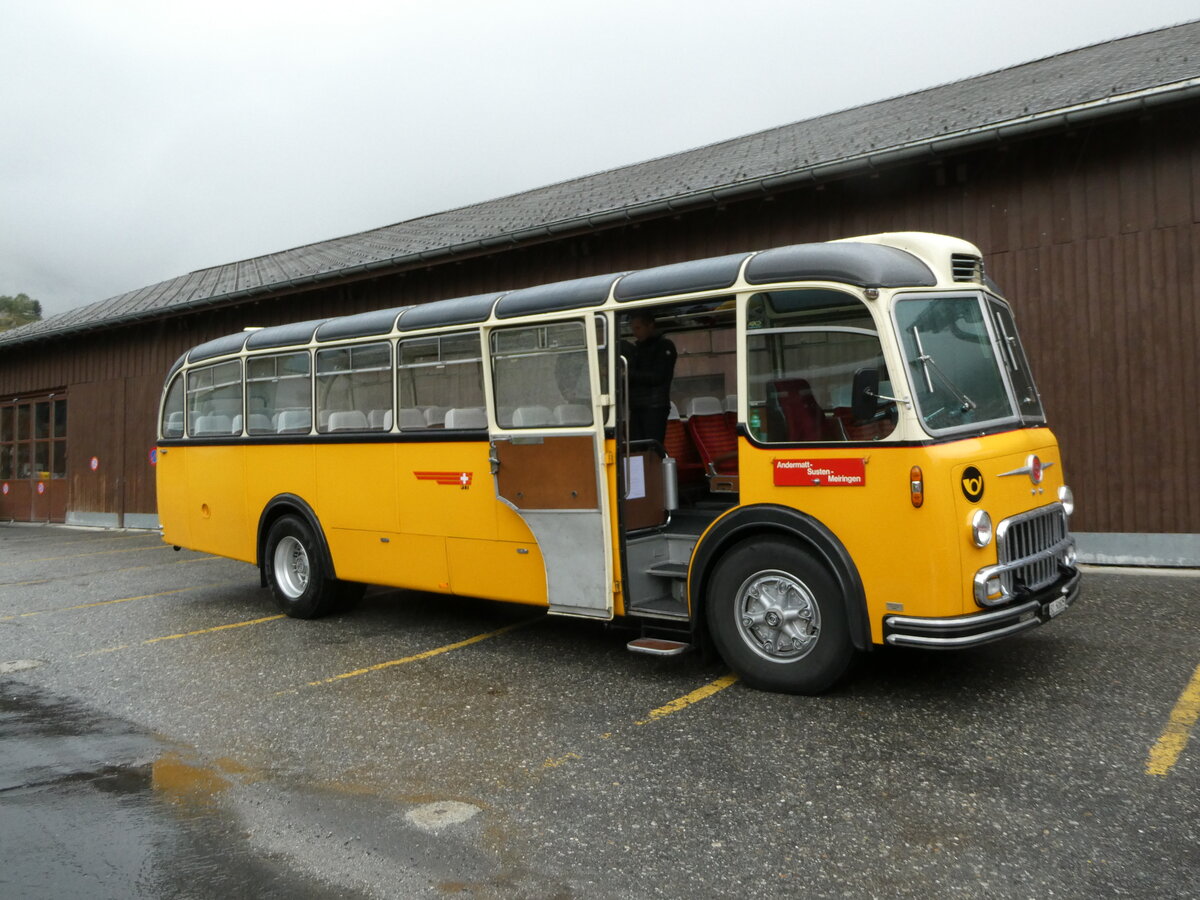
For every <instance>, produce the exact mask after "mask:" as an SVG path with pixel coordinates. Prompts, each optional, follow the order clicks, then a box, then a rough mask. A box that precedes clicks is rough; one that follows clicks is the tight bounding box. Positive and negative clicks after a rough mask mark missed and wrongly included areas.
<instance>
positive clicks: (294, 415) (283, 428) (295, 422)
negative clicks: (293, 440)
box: [275, 409, 312, 434]
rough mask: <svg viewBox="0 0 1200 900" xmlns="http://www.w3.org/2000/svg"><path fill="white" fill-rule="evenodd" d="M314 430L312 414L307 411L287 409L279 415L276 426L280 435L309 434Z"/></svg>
mask: <svg viewBox="0 0 1200 900" xmlns="http://www.w3.org/2000/svg"><path fill="white" fill-rule="evenodd" d="M311 428H312V413H311V412H309V411H308V410H307V409H285V410H282V411H281V412H280V413H279V421H278V423H277V424H276V425H275V431H276V433H278V434H297V433H303V434H307V433H308V432H309V430H310V429H311Z"/></svg>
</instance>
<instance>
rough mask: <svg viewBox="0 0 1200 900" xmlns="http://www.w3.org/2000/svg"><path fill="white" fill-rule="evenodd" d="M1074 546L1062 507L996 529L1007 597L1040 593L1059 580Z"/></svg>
mask: <svg viewBox="0 0 1200 900" xmlns="http://www.w3.org/2000/svg"><path fill="white" fill-rule="evenodd" d="M1070 544H1071V539H1070V533H1069V531H1068V529H1067V514H1066V512H1065V511H1064V510H1063V507H1062V504H1061V503H1054V504H1052V505H1050V506H1044V507H1042V508H1041V509H1035V510H1031V511H1029V512H1027V513H1021V514H1020V515H1018V516H1013V517H1011V518H1008V519H1005V520H1004V521H1003V522H1001V523H1000V525H999V527H998V528H997V529H996V551H997V555H998V557H999V559H998V562H999V564H1000V569H1001V575H1000V578H1001V582H1002V584H1003V586H1004V593H1005V594H1009V595H1012V594H1015V593H1017V591H1019V590H1020V589H1022V588H1024V589H1025V590H1028V591H1038V590H1041V589H1042V588H1044V587H1047V586H1049V585H1051V584H1053V583H1054V581H1055V580H1056V579H1057V578H1058V577H1059V574H1060V573H1059V564H1060V563H1061V562H1063V561H1064V555H1065V553H1066V551H1067V548H1068V547H1069V546H1070Z"/></svg>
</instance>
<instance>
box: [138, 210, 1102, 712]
mask: <svg viewBox="0 0 1200 900" xmlns="http://www.w3.org/2000/svg"><path fill="white" fill-rule="evenodd" d="M639 323H641V324H640V325H639ZM635 337H636V338H638V340H637V341H636V342H635V340H634V338H635ZM645 341H657V342H658V343H657V344H654V345H653V346H651V345H648V344H646V343H645ZM656 354H657V355H656ZM647 355H649V356H655V358H656V359H658V360H660V361H663V360H666V361H667V363H668V364H667V365H665V366H660V367H659V378H660V383H659V384H658V385H657V388H656V389H655V390H656V394H655V396H657V397H659V398H663V399H664V400H666V403H668V404H669V405H662V406H652V407H651V408H650V412H649V417H650V421H651V426H650V432H649V433H650V434H651V436H647V432H646V426H645V425H644V424H642V423H644V421H646V417H647V410H646V409H638V408H637V405H638V404H639V403H644V402H645V401H644V396H645V391H643V390H641V389H640V388H639V387H638V385H639V384H641V383H642V382H643V381H644V380H645V379H646V378H647V375H646V371H645V365H644V364H643V362H641V361H639V360H641V359H642V358H643V357H646V356H647ZM661 379H667V383H666V384H663V383H661ZM639 396H641V397H642V398H643V399H642V400H639V399H638V398H639ZM666 398H669V400H667V399H666ZM159 423H160V424H159V427H160V432H159V439H158V454H159V455H158V465H157V475H158V509H159V516H160V519H161V522H162V529H163V538H164V540H165V541H166V542H167V543H169V544H173V545H176V546H181V547H189V548H192V549H195V550H199V551H204V552H207V553H213V554H217V555H221V556H225V557H230V558H233V559H238V560H244V561H246V562H249V563H253V564H254V565H256V566H258V567H259V568H260V570H261V573H262V580H263V583H264V585H269V586H270V587H271V589H272V591H273V593H274V596H275V599H276V601H277V603H278V605H279V607H280V608H281V609H282V610H283V611H284V612H286V613H288V614H289V615H291V616H296V617H300V618H310V617H315V616H320V615H322V614H324V613H328V612H330V611H331V610H335V609H338V608H340V607H342V606H344V605H345V604H347V603H349V602H352V601H353V600H354V599H356V598H357V597H358V596H361V594H362V591H363V588H364V586H365V585H367V584H378V585H387V586H391V587H395V588H407V589H413V590H421V591H432V592H439V593H444V594H455V595H469V596H472V597H482V598H490V599H494V600H499V601H508V602H514V603H523V604H529V605H532V606H538V607H544V608H546V609H547V610H548V611H549V612H550V613H552V614H557V615H566V616H578V617H584V618H589V619H597V620H601V621H612V620H618V621H619V622H620V623H622V624H625V625H628V626H630V627H631V628H633V629H634V630H635V632H636V633H637V635H638V636H637V637H636V638H635V639H634V640H633V641H631V642H630V648H631V649H633V650H640V651H643V652H651V653H663V654H671V653H675V652H680V651H682V650H683V649H685V648H686V647H688V646H694V645H702V646H708V647H715V649H716V650H717V651H718V652H719V653H720V655H721V657H722V658H723V659H724V660H725V661H726V662H727V663H728V665H729V666H730V667H731V668H732V669H733V670H734V671H735V672H737V673H738V674H739V675H740V676H741V677H742V678H743V679H744V680H745V681H746V682H748V683H750V684H752V685H755V686H758V687H761V688H764V689H768V690H777V691H788V692H797V693H814V692H818V691H822V690H825V689H827V688H829V687H830V686H831V685H833V684H834V683H835V682H837V681H838V680H839V678H841V677H842V676H843V675H844V673H845V672H846V670H847V667H848V666H849V664H850V662H851V660H852V659H853V657H854V656H855V655H856V653H858V652H861V651H867V650H870V649H871V648H872V647H873V646H876V645H885V644H887V645H897V646H916V647H926V648H962V647H972V646H976V645H978V644H982V643H985V642H987V641H992V640H996V639H998V638H1002V637H1006V636H1009V635H1014V634H1017V633H1019V632H1022V631H1025V630H1026V629H1030V628H1034V627H1036V626H1038V625H1040V624H1042V623H1044V622H1047V621H1049V619H1050V618H1052V617H1054V616H1056V615H1058V614H1059V613H1060V612H1062V611H1063V610H1064V609H1066V608H1067V607H1068V606H1069V605H1070V604H1071V603H1073V602H1074V600H1075V598H1076V597H1077V595H1078V589H1079V588H1078V585H1079V573H1078V570H1077V567H1076V564H1075V546H1074V541H1073V539H1072V537H1071V534H1070V531H1069V527H1068V520H1069V517H1070V515H1071V513H1072V509H1073V505H1074V501H1073V498H1072V495H1071V491H1070V489H1069V488H1068V487H1067V486H1066V484H1065V483H1064V481H1063V465H1062V461H1061V459H1060V456H1059V449H1058V444H1057V442H1056V440H1055V438H1054V435H1053V434H1052V433H1051V432H1050V430H1049V429H1048V428H1047V426H1046V421H1045V416H1044V414H1043V410H1042V404H1041V400H1040V398H1039V395H1038V392H1037V388H1036V386H1035V384H1034V381H1033V378H1032V376H1031V374H1030V370H1029V364H1028V361H1027V359H1026V357H1025V354H1024V351H1023V350H1022V346H1021V343H1020V341H1019V339H1018V336H1017V331H1016V328H1015V326H1014V323H1013V316H1012V312H1011V310H1010V308H1009V306H1008V304H1007V303H1006V302H1005V301H1004V300H1003V299H1002V298H1001V296H1000V293H999V291H998V289H997V288H996V286H995V285H994V284H993V283H992V281H991V279H990V278H988V277H987V276H986V275H985V273H984V270H983V264H982V257H981V254H980V251H979V250H978V249H977V248H976V247H975V246H973V245H972V244H970V243H967V242H966V241H962V240H958V239H955V238H951V237H944V236H939V235H932V234H924V233H897V234H882V235H873V236H867V237H857V238H852V239H847V240H843V241H834V242H829V243H818V244H802V245H794V246H787V247H778V248H775V249H770V250H764V251H760V252H755V253H739V254H733V255H729V256H722V257H717V258H713V259H702V260H696V261H692V262H685V263H679V264H675V265H668V266H662V267H659V268H654V269H646V270H641V271H634V272H626V273H620V274H612V275H598V276H594V277H587V278H581V279H577V280H574V281H566V282H561V283H557V284H548V285H541V286H536V287H529V288H524V289H519V290H512V291H507V292H501V291H497V292H495V293H490V294H483V295H478V296H472V297H462V298H457V299H450V300H439V301H434V302H429V303H422V304H418V305H414V306H408V307H401V308H397V309H387V310H380V311H376V312H368V313H363V314H359V315H351V316H344V317H338V318H331V319H327V320H322V321H310V322H300V323H296V324H290V325H280V326H274V327H268V328H260V329H253V328H248V329H246V330H245V331H244V332H241V333H238V334H232V335H228V336H226V337H221V338H218V339H216V340H213V341H209V342H207V343H204V344H201V345H200V346H197V347H195V348H193V349H191V350H190V351H188V352H187V353H186V354H184V356H183V357H182V358H181V359H180V360H179V361H178V362H177V363H176V364H175V365H174V367H173V368H172V369H171V371H170V372H169V374H168V375H167V378H166V383H165V385H164V390H163V395H162V405H161V414H160V417H159ZM631 423H634V425H635V427H632V428H631Z"/></svg>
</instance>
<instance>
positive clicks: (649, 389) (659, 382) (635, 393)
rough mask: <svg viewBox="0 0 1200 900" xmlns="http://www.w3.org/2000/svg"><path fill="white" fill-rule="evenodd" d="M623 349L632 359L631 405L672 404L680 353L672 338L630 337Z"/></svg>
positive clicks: (640, 406)
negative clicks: (638, 339)
mask: <svg viewBox="0 0 1200 900" xmlns="http://www.w3.org/2000/svg"><path fill="white" fill-rule="evenodd" d="M621 352H622V353H623V354H624V356H625V358H626V359H628V360H629V405H630V406H631V407H633V408H635V409H638V408H642V409H644V408H646V407H650V406H670V405H671V378H672V376H673V375H674V374H675V355H676V354H675V345H674V344H672V343H671V341H670V339H668V338H665V337H663V336H662V335H661V334H656V335H654V336H653V337H649V338H646V340H644V341H642V342H641V343H640V344H634V343H631V342H628V341H626V342H624V343H623V344H622V346H621Z"/></svg>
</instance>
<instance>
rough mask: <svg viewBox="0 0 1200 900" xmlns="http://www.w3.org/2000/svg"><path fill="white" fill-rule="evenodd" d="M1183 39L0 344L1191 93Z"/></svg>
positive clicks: (757, 138)
mask: <svg viewBox="0 0 1200 900" xmlns="http://www.w3.org/2000/svg"><path fill="white" fill-rule="evenodd" d="M1198 46H1200V21H1196V22H1189V23H1186V24H1182V25H1176V26H1172V27H1170V28H1164V29H1160V30H1157V31H1151V32H1147V33H1144V34H1138V35H1133V36H1131V37H1125V38H1120V39H1117V40H1113V41H1107V42H1105V43H1102V44H1096V45H1093V46H1090V47H1084V48H1082V49H1078V50H1072V51H1069V52H1065V53H1060V54H1058V55H1055V56H1050V57H1047V58H1045V59H1040V60H1036V61H1034V62H1029V63H1025V64H1023V65H1018V66H1013V67H1012V68H1008V69H1002V70H1000V71H996V72H991V73H988V74H985V75H979V76H977V77H974V78H969V79H966V80H963V81H957V82H954V83H951V84H944V85H940V86H938V87H933V88H930V89H928V90H924V91H917V92H915V93H912V94H907V95H905V96H901V97H893V98H891V99H887V100H882V101H880V102H877V103H871V104H867V105H865V106H860V107H856V108H854V109H847V110H842V111H840V112H834V113H830V114H828V115H823V116H818V117H816V118H813V119H808V120H806V121H802V122H795V123H792V124H789V125H783V126H781V127H778V128H772V129H768V130H766V131H761V132H758V133H757V134H750V135H746V136H744V137H738V138H734V139H732V140H728V141H723V142H720V143H716V144H711V145H709V146H706V147H700V148H697V149H693V150H688V151H685V152H683V153H676V154H673V155H671V156H666V157H662V158H660V159H653V160H649V161H647V162H642V163H637V164H635V165H630V166H625V167H622V168H618V169H612V170H610V171H607V172H600V173H597V174H594V175H588V176H585V177H582V178H576V179H572V180H570V181H565V182H562V183H559V184H552V185H548V186H546V187H541V188H537V189H535V190H530V191H526V192H524V193H520V194H514V195H511V196H508V197H500V198H497V199H493V200H487V201H485V202H482V203H477V204H474V205H472V206H465V207H462V208H459V209H452V210H448V211H446V212H441V213H437V214H435V215H430V216H424V217H422V218H418V219H411V220H409V221H406V222H400V223H398V224H395V225H389V226H386V227H384V228H378V229H374V230H372V231H365V232H362V233H359V234H352V235H346V236H344V237H339V238H334V239H333V240H329V241H323V242H320V243H316V244H310V245H307V246H303V247H296V248H293V249H291V250H284V251H281V252H278V253H271V254H268V255H266V256H260V257H257V258H255V259H248V260H240V261H238V262H231V263H227V264H225V265H221V266H215V267H213V268H211V269H203V270H199V271H196V272H191V273H189V274H187V275H180V276H179V277H177V278H173V279H170V280H168V281H163V282H160V283H158V284H154V285H149V286H147V287H144V288H141V289H139V290H136V291H130V292H129V293H126V294H121V295H119V296H116V297H112V298H110V299H108V300H103V301H100V302H98V303H93V304H92V305H90V306H84V307H80V308H77V309H74V310H71V311H70V312H66V313H63V314H61V315H57V316H52V317H50V318H48V319H46V320H44V321H41V322H33V323H30V324H28V325H24V326H22V327H20V328H16V329H13V330H12V331H8V332H5V333H3V334H0V346H3V345H11V344H18V343H27V342H31V341H36V340H40V339H43V338H49V337H53V336H56V335H67V334H71V333H79V332H84V331H88V330H92V329H95V328H100V327H105V328H107V327H115V326H119V325H122V324H128V323H133V322H137V321H140V320H144V319H151V318H160V317H163V316H167V315H173V314H177V313H181V312H186V311H191V310H199V309H203V308H205V307H208V306H212V305H216V304H231V303H237V302H241V301H242V300H243V299H248V298H254V297H263V296H266V295H269V294H272V293H275V292H278V291H282V290H295V289H297V288H299V287H305V286H308V285H317V284H322V283H329V282H334V281H337V280H339V279H343V278H348V277H359V276H363V275H369V274H373V273H376V272H379V273H383V272H387V271H395V270H398V269H402V268H406V267H411V266H416V265H422V266H427V265H431V264H436V263H437V262H439V261H441V260H444V259H447V258H453V257H456V256H461V255H463V254H472V253H479V252H484V251H489V250H497V251H502V250H504V249H505V248H511V247H513V246H518V245H521V244H523V243H525V242H529V241H542V240H545V239H546V238H547V237H553V236H561V235H566V234H571V233H582V232H585V231H587V230H589V229H594V228H601V227H606V226H611V225H617V224H621V223H626V222H631V221H637V220H639V219H648V218H652V217H656V216H661V215H663V214H665V213H668V212H671V213H677V212H681V211H686V210H688V209H691V208H699V207H702V206H710V205H713V204H719V203H722V202H726V201H730V200H736V199H738V198H742V197H749V196H754V195H762V194H764V193H765V194H769V193H771V192H772V191H774V190H778V189H780V188H784V187H787V186H790V185H799V184H806V183H811V182H818V181H823V180H829V179H832V178H844V177H848V176H852V175H855V174H858V173H861V172H864V171H868V170H870V169H871V168H872V167H877V166H880V165H887V164H891V163H898V162H903V161H906V160H913V159H918V158H928V157H929V156H930V154H931V153H941V152H951V151H954V150H960V149H966V148H969V147H973V146H977V145H983V144H985V143H988V142H994V141H996V140H998V139H1002V138H1005V137H1015V136H1017V135H1019V134H1022V133H1025V134H1035V133H1044V132H1047V131H1052V130H1056V129H1062V128H1064V127H1066V126H1068V125H1070V124H1079V123H1082V122H1086V121H1088V120H1091V119H1097V118H1100V117H1109V116H1113V115H1118V114H1122V113H1127V112H1131V111H1134V110H1141V109H1145V108H1147V107H1150V106H1153V105H1155V104H1162V103H1178V102H1183V101H1188V100H1195V99H1196V98H1198V97H1200V82H1198V81H1197V79H1198V77H1200V53H1198V52H1197V51H1196V48H1197V47H1198ZM411 314H412V313H411V312H410V313H407V314H406V316H408V315H411ZM430 324H431V325H432V324H441V323H440V322H431V323H430ZM401 327H403V324H402V326H401Z"/></svg>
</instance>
